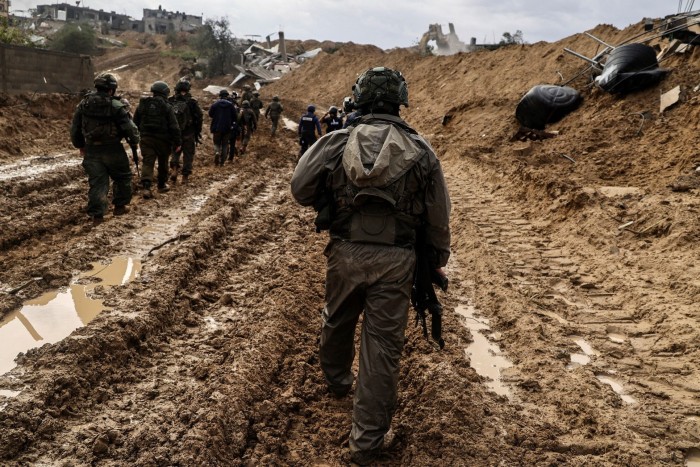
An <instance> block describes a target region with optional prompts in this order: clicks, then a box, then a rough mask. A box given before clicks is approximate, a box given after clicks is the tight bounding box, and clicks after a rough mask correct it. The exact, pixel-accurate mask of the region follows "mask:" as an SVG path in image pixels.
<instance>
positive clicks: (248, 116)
mask: <svg viewBox="0 0 700 467" xmlns="http://www.w3.org/2000/svg"><path fill="white" fill-rule="evenodd" d="M238 126H239V127H240V129H241V132H242V133H241V154H245V151H246V149H247V148H248V143H250V138H252V137H253V132H255V130H256V129H257V127H258V119H257V118H256V117H255V112H254V111H253V109H251V108H250V104H249V103H248V102H247V101H243V108H242V109H241V113H240V115H239V116H238Z"/></svg>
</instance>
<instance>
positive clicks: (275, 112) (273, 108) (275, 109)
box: [265, 96, 284, 136]
mask: <svg viewBox="0 0 700 467" xmlns="http://www.w3.org/2000/svg"><path fill="white" fill-rule="evenodd" d="M283 111H284V107H282V104H280V101H279V97H277V96H275V97H273V98H272V102H270V105H268V106H267V109H265V118H269V119H270V121H271V122H272V136H275V133H276V132H277V125H278V123H279V120H280V116H281V115H282V112H283Z"/></svg>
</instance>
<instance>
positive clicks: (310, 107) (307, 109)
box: [306, 105, 316, 112]
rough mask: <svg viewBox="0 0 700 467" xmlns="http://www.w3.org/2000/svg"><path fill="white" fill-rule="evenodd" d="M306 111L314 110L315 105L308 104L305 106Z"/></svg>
mask: <svg viewBox="0 0 700 467" xmlns="http://www.w3.org/2000/svg"><path fill="white" fill-rule="evenodd" d="M306 111H307V112H316V106H314V105H310V106H308V107H307V108H306Z"/></svg>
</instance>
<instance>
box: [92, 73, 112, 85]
mask: <svg viewBox="0 0 700 467" xmlns="http://www.w3.org/2000/svg"><path fill="white" fill-rule="evenodd" d="M95 87H96V88H97V89H117V78H115V77H114V75H113V74H112V73H100V74H99V75H97V76H95Z"/></svg>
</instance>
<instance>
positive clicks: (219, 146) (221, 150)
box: [209, 89, 236, 166]
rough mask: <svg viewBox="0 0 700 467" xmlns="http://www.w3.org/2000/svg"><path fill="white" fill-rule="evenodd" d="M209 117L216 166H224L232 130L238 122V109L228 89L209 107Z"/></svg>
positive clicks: (220, 93)
mask: <svg viewBox="0 0 700 467" xmlns="http://www.w3.org/2000/svg"><path fill="white" fill-rule="evenodd" d="M209 116H210V117H211V125H210V127H209V130H210V131H211V134H212V136H213V137H214V165H220V166H223V165H224V161H225V160H226V155H227V154H228V145H229V142H230V138H231V128H232V127H233V124H234V123H235V121H236V107H235V106H234V105H233V102H231V100H230V99H229V92H228V91H227V90H226V89H222V90H221V91H219V99H217V101H216V102H214V103H213V104H212V105H211V107H209Z"/></svg>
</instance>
